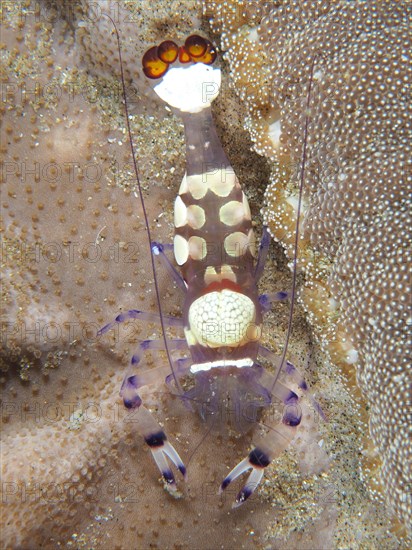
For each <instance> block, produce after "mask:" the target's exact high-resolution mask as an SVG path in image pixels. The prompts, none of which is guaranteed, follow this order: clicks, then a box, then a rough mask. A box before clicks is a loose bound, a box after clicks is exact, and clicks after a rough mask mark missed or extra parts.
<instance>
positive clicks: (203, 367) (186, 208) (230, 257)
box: [101, 35, 307, 506]
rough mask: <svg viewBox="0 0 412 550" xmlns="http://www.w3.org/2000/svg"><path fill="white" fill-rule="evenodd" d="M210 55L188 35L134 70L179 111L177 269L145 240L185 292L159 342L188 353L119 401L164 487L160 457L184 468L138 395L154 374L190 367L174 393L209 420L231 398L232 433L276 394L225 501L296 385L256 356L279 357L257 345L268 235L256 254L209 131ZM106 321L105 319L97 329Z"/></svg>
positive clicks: (264, 306)
mask: <svg viewBox="0 0 412 550" xmlns="http://www.w3.org/2000/svg"><path fill="white" fill-rule="evenodd" d="M215 58H216V51H215V49H214V48H213V46H212V44H211V43H210V42H209V41H208V40H206V39H203V38H202V37H199V36H197V35H193V36H191V37H189V38H188V39H187V40H186V42H185V45H184V46H183V47H180V48H179V47H178V46H177V45H176V44H175V43H174V42H172V41H165V42H163V43H162V44H160V45H159V46H158V47H153V48H151V49H150V50H148V52H146V54H145V56H144V57H143V71H144V73H145V74H146V76H147V77H148V78H150V79H153V80H154V81H155V83H154V84H155V85H154V91H155V92H156V93H157V95H158V96H159V97H160V98H161V99H162V100H163V101H164V102H165V103H166V104H167V105H169V106H170V107H171V108H172V109H173V111H174V112H175V113H176V114H177V115H178V116H180V117H181V118H182V119H183V122H184V127H185V138H186V173H185V175H184V177H183V181H182V183H181V185H180V188H179V191H178V195H177V197H176V200H175V208H174V225H175V237H174V242H173V252H174V257H175V261H176V264H177V266H178V270H177V269H176V268H175V267H174V266H173V265H172V263H171V262H170V260H169V259H168V258H167V256H166V254H165V252H164V247H163V246H161V245H157V244H154V245H153V246H152V251H153V253H154V254H156V255H159V256H160V257H161V259H162V260H163V263H164V264H165V265H166V267H167V268H168V270H169V271H170V273H171V274H172V276H173V277H174V279H175V281H176V283H177V284H178V286H180V288H181V289H182V290H183V291H184V307H183V318H182V319H181V320H177V319H174V318H168V317H166V316H162V317H161V320H162V323H163V324H164V325H180V326H181V327H182V328H183V331H184V336H185V340H182V339H175V340H171V341H169V343H168V345H167V347H168V351H173V350H177V349H184V348H186V349H189V351H190V360H181V361H179V362H173V361H171V363H170V366H169V365H165V366H164V367H163V366H162V367H159V368H158V369H155V370H156V372H152V373H151V371H149V373H143V375H138V374H132V375H127V376H126V378H125V380H124V383H123V386H122V390H121V395H122V397H123V400H124V404H125V406H126V407H127V408H134V409H138V415H137V418H138V420H139V421H138V429H139V431H140V432H141V434H142V435H143V436H144V438H145V441H146V443H147V444H148V445H149V446H150V448H151V450H152V453H153V456H154V459H155V461H156V463H157V465H158V467H159V469H160V471H161V472H162V475H163V477H164V479H165V481H166V482H167V484H168V486H169V488H171V489H172V490H175V480H174V476H173V474H172V471H171V469H170V468H169V466H168V462H167V459H170V460H171V461H172V463H174V464H175V466H176V467H177V468H178V469H179V470H180V472H181V473H182V474H183V475H184V476H185V475H186V468H185V466H184V464H183V462H182V460H181V458H180V457H179V455H178V454H177V452H176V450H175V449H174V448H173V446H172V445H171V444H170V443H169V442H168V440H167V438H166V435H165V433H164V432H163V430H162V429H161V428H160V426H159V424H158V423H157V421H156V420H155V419H154V417H153V416H152V415H151V413H150V412H149V411H148V409H146V408H145V407H144V405H143V404H142V401H141V399H140V397H139V394H138V390H139V388H140V387H142V386H143V385H147V384H150V383H152V382H153V381H154V379H155V378H158V377H159V376H163V375H166V382H170V381H171V380H172V378H174V381H175V383H176V384H177V385H178V387H179V386H180V382H179V380H180V379H181V378H182V377H183V376H187V375H191V376H192V377H193V379H194V380H193V386H192V387H191V389H189V390H186V391H185V392H183V390H182V389H181V387H179V389H180V393H181V397H182V398H183V399H184V401H185V402H186V403H190V404H191V405H190V408H191V409H192V410H193V409H197V410H198V412H199V413H200V415H201V416H202V417H203V418H205V419H207V420H211V421H212V422H214V421H215V420H216V418H217V416H219V417H221V416H222V415H221V411H222V404H223V405H224V404H225V403H230V405H231V407H232V410H233V408H234V410H235V411H239V414H235V415H234V416H233V415H232V418H228V419H229V420H230V422H231V423H232V424H234V425H235V427H236V429H237V430H238V431H240V432H246V431H248V430H249V429H250V428H251V427H252V426H253V424H255V423H256V422H257V420H258V417H259V411H260V410H261V409H264V408H266V407H269V406H271V405H273V403H274V402H277V403H279V404H280V405H281V411H280V415H278V416H276V417H275V418H273V419H272V425H270V426H269V428H270V430H269V433H268V434H267V435H264V436H260V437H255V438H254V439H253V444H254V448H253V449H252V451H251V452H250V453H249V455H248V456H247V457H246V458H245V459H244V460H242V461H241V462H240V463H239V464H238V465H237V466H235V468H234V469H233V470H232V471H231V472H230V473H229V475H227V476H226V478H225V479H224V480H223V482H222V484H221V486H220V490H221V491H223V490H224V489H225V488H226V487H227V486H228V485H229V484H230V483H231V482H232V481H233V480H234V479H235V478H237V477H238V476H240V475H241V474H242V473H243V472H245V471H247V470H251V472H250V475H249V477H248V480H247V482H246V484H245V485H244V486H243V487H242V489H241V490H240V492H239V494H238V496H237V498H236V502H235V504H234V506H239V505H241V504H242V503H243V502H244V501H245V500H246V499H247V498H248V497H249V496H250V495H251V494H252V493H253V491H254V490H255V489H256V487H257V485H258V483H259V481H260V480H261V478H262V476H263V471H264V468H265V467H266V466H268V465H269V464H270V462H271V461H272V460H273V459H274V458H276V457H277V456H279V454H281V453H282V452H283V450H284V449H285V448H286V447H287V446H288V445H289V444H290V442H291V441H292V439H293V438H294V437H295V433H296V428H297V426H298V425H299V423H300V420H301V411H300V408H299V407H298V406H297V403H298V396H297V394H296V393H295V392H294V391H292V390H290V389H289V388H288V387H286V386H285V385H283V384H282V383H281V382H280V381H278V380H277V377H276V376H274V375H273V374H270V373H269V372H267V371H266V370H265V369H264V368H263V367H262V366H261V365H260V364H259V362H258V355H259V354H260V355H264V356H265V357H266V358H269V359H270V360H272V362H273V363H275V365H278V367H279V368H281V366H282V365H280V364H279V360H278V358H277V357H276V356H275V355H274V354H273V353H272V352H270V351H269V350H267V349H265V348H263V347H262V346H261V344H260V337H261V329H262V319H263V314H264V313H265V312H266V311H267V310H268V309H270V304H271V298H270V297H268V296H266V295H265V296H259V294H258V290H257V283H258V280H259V277H260V276H261V274H262V271H263V266H264V263H265V257H266V254H267V251H268V246H269V237H268V234H267V232H266V231H264V234H263V238H262V242H261V244H260V246H259V251H258V253H257V251H256V245H255V236H254V231H253V227H252V220H251V214H250V208H249V204H248V201H247V198H246V196H245V194H244V192H243V191H242V188H241V186H240V184H239V181H238V179H237V177H236V175H235V173H234V171H233V168H232V167H231V165H230V163H229V161H228V159H227V157H226V154H225V152H224V150H223V148H222V146H221V143H220V140H219V138H218V135H217V133H216V129H215V126H214V123H213V117H212V111H211V103H212V101H213V100H214V99H215V98H216V97H217V95H218V93H219V90H220V82H221V73H220V69H218V68H215V67H212V63H213V61H214V60H215ZM280 298H281V299H282V298H283V296H282V297H280ZM159 309H161V308H160V304H159ZM149 317H153V314H147V313H144V312H141V311H139V310H131V311H129V312H128V313H126V314H122V315H120V316H119V317H117V318H116V320H115V321H114V323H116V322H122V321H124V320H125V319H126V318H139V319H142V320H145V319H148V318H149ZM112 326H113V323H110V324H109V325H107V326H106V327H104V328H103V329H102V331H101V332H106V331H107V330H109V329H110V328H111V327H112ZM160 347H161V342H160V343H159V341H154V340H153V341H151V340H149V341H145V342H142V343H141V344H140V349H139V351H138V353H137V354H135V355H134V356H133V358H132V361H131V367H132V369H136V367H137V366H138V364H139V362H140V359H141V356H142V354H143V353H144V351H145V350H146V349H159V348H160ZM169 358H170V356H169ZM285 365H287V368H288V369H289V374H290V375H292V376H293V377H294V378H295V380H296V382H297V385H298V386H299V388H300V389H302V390H303V391H306V389H307V388H306V384H305V382H304V380H303V379H302V378H301V377H300V375H299V374H298V372H297V371H296V369H294V367H293V366H292V365H290V363H286V362H285ZM170 368H172V374H170ZM223 409H224V406H223ZM218 412H219V414H218Z"/></svg>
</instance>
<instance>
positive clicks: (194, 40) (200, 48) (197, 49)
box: [185, 34, 208, 57]
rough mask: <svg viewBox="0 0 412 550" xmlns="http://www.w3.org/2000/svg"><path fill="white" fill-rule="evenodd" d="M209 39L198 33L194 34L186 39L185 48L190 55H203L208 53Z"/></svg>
mask: <svg viewBox="0 0 412 550" xmlns="http://www.w3.org/2000/svg"><path fill="white" fill-rule="evenodd" d="M207 42H208V41H207V40H206V39H205V38H202V37H201V36H199V35H198V34H192V35H191V36H189V37H188V38H186V41H185V50H186V51H187V53H188V54H189V55H190V57H201V56H202V55H204V54H205V53H206V50H207Z"/></svg>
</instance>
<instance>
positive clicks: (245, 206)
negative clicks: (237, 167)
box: [242, 191, 252, 220]
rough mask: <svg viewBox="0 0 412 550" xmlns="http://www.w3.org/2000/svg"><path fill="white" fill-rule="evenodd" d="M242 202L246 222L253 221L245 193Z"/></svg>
mask: <svg viewBox="0 0 412 550" xmlns="http://www.w3.org/2000/svg"><path fill="white" fill-rule="evenodd" d="M242 201H243V210H244V212H245V219H246V220H251V219H252V214H251V213H250V206H249V201H248V200H247V197H246V195H245V194H244V193H243V191H242Z"/></svg>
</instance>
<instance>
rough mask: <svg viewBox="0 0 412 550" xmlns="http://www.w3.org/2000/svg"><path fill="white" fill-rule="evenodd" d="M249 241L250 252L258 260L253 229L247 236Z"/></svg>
mask: <svg viewBox="0 0 412 550" xmlns="http://www.w3.org/2000/svg"><path fill="white" fill-rule="evenodd" d="M247 239H248V248H249V251H250V253H251V254H252V256H253V257H254V258H256V256H257V247H256V237H255V232H254V231H253V229H249V233H248V234H247Z"/></svg>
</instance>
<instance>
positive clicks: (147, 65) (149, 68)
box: [142, 46, 169, 78]
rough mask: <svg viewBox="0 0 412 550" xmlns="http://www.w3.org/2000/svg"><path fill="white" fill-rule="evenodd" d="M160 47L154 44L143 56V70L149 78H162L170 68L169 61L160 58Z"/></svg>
mask: <svg viewBox="0 0 412 550" xmlns="http://www.w3.org/2000/svg"><path fill="white" fill-rule="evenodd" d="M157 50H158V47H157V46H153V47H152V48H150V49H149V50H147V52H146V53H145V54H144V56H143V58H142V65H143V72H144V74H145V75H146V76H147V77H148V78H160V77H161V76H163V75H164V74H165V73H166V71H167V69H168V68H169V63H165V62H164V61H162V60H161V59H160V57H159V56H158V53H157Z"/></svg>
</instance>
